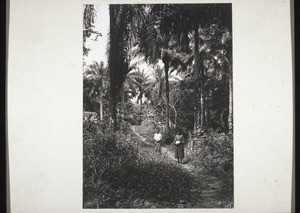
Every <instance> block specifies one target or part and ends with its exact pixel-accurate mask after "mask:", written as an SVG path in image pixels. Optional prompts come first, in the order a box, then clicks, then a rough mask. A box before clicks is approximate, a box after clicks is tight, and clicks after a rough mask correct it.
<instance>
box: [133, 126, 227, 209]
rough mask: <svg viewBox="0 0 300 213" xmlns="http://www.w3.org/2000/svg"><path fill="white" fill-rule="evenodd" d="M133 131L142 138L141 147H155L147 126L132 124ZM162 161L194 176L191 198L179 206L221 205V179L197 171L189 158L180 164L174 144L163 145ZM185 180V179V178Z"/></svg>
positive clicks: (202, 206) (212, 206)
mask: <svg viewBox="0 0 300 213" xmlns="http://www.w3.org/2000/svg"><path fill="white" fill-rule="evenodd" d="M132 130H133V132H134V133H135V134H136V136H137V137H139V139H140V140H141V142H142V143H141V144H143V145H140V148H141V149H144V150H145V149H146V150H147V149H148V150H149V149H153V148H154V146H155V145H154V142H153V140H151V139H152V138H151V137H150V134H149V132H148V131H147V129H146V128H144V127H141V126H132ZM161 151H162V153H161V161H160V162H164V161H172V162H174V164H175V165H177V166H178V167H179V168H181V169H183V170H184V171H185V172H186V173H188V174H189V175H190V176H191V177H192V178H193V181H192V187H191V190H190V192H191V199H190V201H188V202H187V203H186V201H184V200H182V201H181V203H179V204H178V207H179V208H180V207H182V208H215V207H216V206H221V205H222V201H221V200H220V190H219V189H220V188H221V187H220V185H221V183H220V181H218V179H217V178H216V177H214V176H212V175H209V174H206V173H205V172H201V171H199V170H198V171H196V169H195V167H194V166H193V165H192V164H191V163H190V162H188V161H187V160H184V161H183V164H178V163H177V160H176V159H175V157H174V153H173V149H172V145H164V146H162V147H161ZM183 181H184V180H183Z"/></svg>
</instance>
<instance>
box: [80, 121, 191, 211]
mask: <svg viewBox="0 0 300 213" xmlns="http://www.w3.org/2000/svg"><path fill="white" fill-rule="evenodd" d="M83 127H84V128H83V129H84V131H83V136H84V138H83V140H84V141H83V142H84V143H83V203H84V204H83V207H84V208H154V207H159V203H161V202H167V203H179V201H180V200H188V199H189V198H190V189H191V185H192V178H191V177H190V176H189V175H188V174H187V173H186V172H184V171H182V170H181V169H180V168H178V167H176V166H175V165H173V164H172V163H171V162H168V161H158V160H157V159H159V157H158V156H157V157H156V158H155V157H154V156H155V155H156V154H155V153H154V152H153V153H139V152H138V150H137V144H138V138H136V137H134V135H133V134H132V133H130V131H128V133H127V135H122V134H120V133H118V132H116V133H114V132H112V131H110V130H109V129H103V128H102V131H99V129H100V130H101V124H93V123H91V122H88V121H86V122H84V124H83ZM138 156H139V157H138ZM163 206H166V204H164V205H163Z"/></svg>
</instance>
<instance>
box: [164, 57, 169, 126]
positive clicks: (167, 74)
mask: <svg viewBox="0 0 300 213" xmlns="http://www.w3.org/2000/svg"><path fill="white" fill-rule="evenodd" d="M163 63H164V66H165V79H166V100H167V103H166V125H167V129H168V130H169V129H170V122H169V118H170V110H169V103H170V96H169V93H170V89H169V59H168V56H164V57H163Z"/></svg>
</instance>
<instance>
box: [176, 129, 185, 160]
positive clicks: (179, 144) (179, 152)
mask: <svg viewBox="0 0 300 213" xmlns="http://www.w3.org/2000/svg"><path fill="white" fill-rule="evenodd" d="M173 143H174V144H175V158H177V161H178V163H182V159H183V158H184V144H183V135H182V132H181V130H180V129H178V131H177V134H176V135H175V138H174V142H173Z"/></svg>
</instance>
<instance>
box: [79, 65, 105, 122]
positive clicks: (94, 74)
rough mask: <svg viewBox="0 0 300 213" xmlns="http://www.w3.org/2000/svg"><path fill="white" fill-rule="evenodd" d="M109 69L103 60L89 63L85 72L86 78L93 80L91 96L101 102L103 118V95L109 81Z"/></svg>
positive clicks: (100, 113)
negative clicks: (105, 66)
mask: <svg viewBox="0 0 300 213" xmlns="http://www.w3.org/2000/svg"><path fill="white" fill-rule="evenodd" d="M106 75H107V70H106V69H105V68H104V65H103V62H100V63H98V62H94V63H93V64H91V65H89V66H88V68H87V69H86V70H85V72H84V78H85V79H87V80H89V81H91V82H92V84H93V87H92V88H91V91H90V96H91V97H92V98H93V99H94V100H95V101H96V102H98V103H99V116H100V120H103V96H104V91H105V83H106V82H107V76H106Z"/></svg>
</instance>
